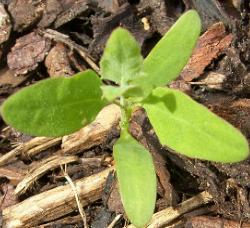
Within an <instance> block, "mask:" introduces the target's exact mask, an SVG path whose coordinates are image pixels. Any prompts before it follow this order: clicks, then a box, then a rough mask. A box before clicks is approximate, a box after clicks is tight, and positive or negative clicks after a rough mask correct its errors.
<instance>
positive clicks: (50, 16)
mask: <svg viewBox="0 0 250 228" xmlns="http://www.w3.org/2000/svg"><path fill="white" fill-rule="evenodd" d="M62 11H63V7H62V5H61V0H47V1H46V6H45V9H44V12H43V16H42V19H41V20H40V21H39V23H38V27H42V28H47V27H49V26H50V25H51V24H52V23H53V22H54V21H55V20H56V18H57V16H58V15H59V14H60V13H61V12H62Z"/></svg>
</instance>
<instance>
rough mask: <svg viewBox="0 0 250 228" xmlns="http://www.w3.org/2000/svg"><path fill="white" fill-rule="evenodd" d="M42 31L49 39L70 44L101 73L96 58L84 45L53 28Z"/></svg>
mask: <svg viewBox="0 0 250 228" xmlns="http://www.w3.org/2000/svg"><path fill="white" fill-rule="evenodd" d="M39 32H40V33H42V34H43V36H44V37H47V38H49V39H53V40H55V41H59V42H62V43H64V44H66V45H67V46H69V47H70V48H71V49H73V50H76V51H77V52H78V53H79V55H80V56H81V57H82V58H83V59H84V60H85V61H86V62H87V63H88V64H89V66H90V67H92V69H93V70H94V71H96V72H97V73H99V71H100V69H99V67H98V66H97V65H96V63H95V62H94V60H93V59H92V58H91V57H90V56H89V55H88V54H87V51H86V50H85V48H84V47H82V46H80V45H79V44H77V43H75V42H74V41H72V40H71V39H70V38H69V36H67V35H65V34H62V33H60V32H57V31H55V30H53V29H46V30H45V31H43V30H40V31H39Z"/></svg>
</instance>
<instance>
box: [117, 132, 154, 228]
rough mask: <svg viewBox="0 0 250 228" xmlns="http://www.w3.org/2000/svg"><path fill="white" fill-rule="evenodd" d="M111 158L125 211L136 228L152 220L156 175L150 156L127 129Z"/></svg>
mask: <svg viewBox="0 0 250 228" xmlns="http://www.w3.org/2000/svg"><path fill="white" fill-rule="evenodd" d="M114 159H115V166H116V171H117V177H118V182H119V189H120V194H121V199H122V203H123V206H124V209H125V212H126V214H127V216H128V218H129V219H130V221H131V222H132V223H133V224H134V225H135V226H137V227H144V226H145V225H146V224H147V223H148V222H149V220H150V218H151V217H152V214H153V212H154V207H155V200H156V176H155V170H154V164H153V161H152V157H151V155H150V153H149V152H148V151H147V150H146V149H145V148H144V147H143V146H142V145H141V144H139V143H138V142H137V141H136V140H135V139H134V138H133V137H132V136H131V135H130V134H129V133H128V132H127V131H126V130H123V131H122V133H121V137H120V138H119V139H118V141H117V142H116V143H115V145H114Z"/></svg>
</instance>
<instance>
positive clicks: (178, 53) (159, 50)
mask: <svg viewBox="0 0 250 228" xmlns="http://www.w3.org/2000/svg"><path fill="white" fill-rule="evenodd" d="M200 29H201V22H200V18H199V15H198V14H197V12H196V11H194V10H190V11H188V12H187V13H185V14H183V15H182V16H181V17H180V18H179V19H178V21H177V22H176V23H175V24H174V25H173V26H172V27H171V28H170V29H169V31H168V32H167V33H166V34H165V35H164V37H163V38H162V39H161V40H160V41H159V42H158V43H157V44H156V46H155V47H154V48H153V50H152V51H151V52H150V53H149V55H148V56H147V57H146V59H145V60H144V62H143V71H144V73H145V74H146V77H145V78H144V80H145V81H144V82H143V83H144V84H146V86H148V85H152V88H155V87H157V86H164V85H166V84H168V83H169V82H171V81H172V80H174V79H175V78H176V77H177V76H178V75H179V74H180V72H181V70H182V69H183V67H184V66H185V65H186V63H187V61H188V59H189V57H190V55H191V54H192V50H193V48H194V46H195V44H196V41H197V39H198V37H199V35H200ZM136 81H137V83H138V84H140V83H141V82H142V81H143V80H141V79H139V80H138V79H136ZM145 89H148V88H145Z"/></svg>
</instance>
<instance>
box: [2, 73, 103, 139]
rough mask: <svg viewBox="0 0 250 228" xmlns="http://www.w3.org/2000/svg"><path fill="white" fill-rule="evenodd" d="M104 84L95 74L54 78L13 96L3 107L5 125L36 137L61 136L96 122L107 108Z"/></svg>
mask: <svg viewBox="0 0 250 228" xmlns="http://www.w3.org/2000/svg"><path fill="white" fill-rule="evenodd" d="M100 85H101V81H100V79H99V77H98V75H96V74H95V73H94V72H93V71H90V70H89V71H85V72H82V73H79V74H76V75H75V76H73V77H70V78H64V77H61V78H53V79H46V80H43V81H40V82H38V83H36V84H34V85H32V86H28V87H26V88H24V89H22V90H20V91H19V92H17V93H15V94H14V95H12V96H10V97H9V98H8V99H7V100H6V101H5V102H4V103H3V105H2V107H1V114H2V116H3V119H4V120H5V122H6V123H8V124H9V125H10V126H12V127H14V128H16V129H17V130H19V131H21V132H24V133H26V134H29V135H36V136H62V135H66V134H70V133H72V132H74V131H77V130H78V129H80V128H81V127H83V126H84V125H85V124H87V123H89V122H91V121H92V120H94V118H95V116H96V115H97V114H98V112H99V111H100V110H101V108H102V107H104V105H105V102H104V101H103V100H102V99H101V97H102V91H101V88H100Z"/></svg>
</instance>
